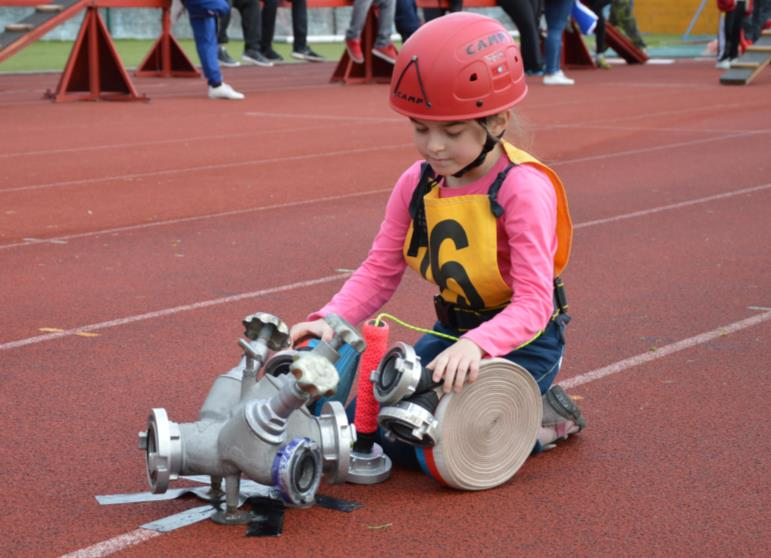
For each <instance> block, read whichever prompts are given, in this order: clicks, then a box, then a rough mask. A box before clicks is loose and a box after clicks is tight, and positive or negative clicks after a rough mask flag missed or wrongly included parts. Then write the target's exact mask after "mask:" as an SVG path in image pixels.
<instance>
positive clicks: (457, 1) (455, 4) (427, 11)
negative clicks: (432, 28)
mask: <svg viewBox="0 0 771 558" xmlns="http://www.w3.org/2000/svg"><path fill="white" fill-rule="evenodd" d="M449 6H450V7H449V8H448V9H446V10H445V9H444V8H423V19H425V20H426V23H428V22H429V21H431V20H432V19H436V18H438V17H442V16H443V15H444V14H446V13H449V12H460V11H462V10H463V0H450V2H449Z"/></svg>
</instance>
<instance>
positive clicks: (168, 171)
mask: <svg viewBox="0 0 771 558" xmlns="http://www.w3.org/2000/svg"><path fill="white" fill-rule="evenodd" d="M412 146H413V144H412V143H395V144H391V145H378V146H374V147H359V148H350V149H339V150H336V151H322V152H316V153H308V154H303V155H287V156H286V157H269V158H267V159H252V160H250V161H239V162H236V163H219V164H216V165H199V166H197V167H181V168H176V169H166V170H160V171H152V172H138V173H134V174H120V175H114V176H103V177H98V178H83V179H80V180H65V181H62V182H49V183H47V184H33V185H30V186H19V187H17V188H6V189H0V194H8V193H12V192H29V191H33V190H47V189H52V188H63V187H66V186H80V185H81V184H95V183H101V182H115V181H119V180H136V179H137V178H149V177H153V176H169V175H173V174H185V173H189V172H200V171H208V170H222V169H230V168H237V167H248V166H257V165H266V164H275V163H291V162H294V161H305V160H308V159H316V158H324V157H339V156H349V155H355V154H357V153H370V152H372V151H387V150H398V149H404V148H405V147H412Z"/></svg>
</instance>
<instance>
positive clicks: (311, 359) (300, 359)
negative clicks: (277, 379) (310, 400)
mask: <svg viewBox="0 0 771 558" xmlns="http://www.w3.org/2000/svg"><path fill="white" fill-rule="evenodd" d="M289 371H290V372H291V373H292V375H293V376H294V377H295V379H296V380H297V386H298V387H299V388H300V389H301V390H302V391H304V392H306V393H309V394H310V395H311V397H315V396H317V395H327V396H329V395H333V394H334V393H335V390H336V389H337V383H338V381H339V380H340V377H339V376H338V374H337V369H336V368H335V366H334V365H333V364H332V363H331V362H329V360H327V359H326V358H324V357H322V356H319V355H316V354H314V353H313V352H308V351H306V352H301V353H298V355H297V358H296V359H295V361H294V362H293V363H292V364H291V366H290V369H289Z"/></svg>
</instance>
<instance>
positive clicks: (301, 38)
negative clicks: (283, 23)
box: [260, 0, 308, 52]
mask: <svg viewBox="0 0 771 558" xmlns="http://www.w3.org/2000/svg"><path fill="white" fill-rule="evenodd" d="M277 12H278V0H265V3H264V4H263V6H262V41H261V42H260V45H261V46H262V50H268V49H269V48H270V46H271V44H272V43H273V36H274V35H275V34H276V14H277ZM292 35H294V44H293V45H292V50H294V51H295V52H299V51H301V50H305V47H307V46H308V4H307V2H306V0H292Z"/></svg>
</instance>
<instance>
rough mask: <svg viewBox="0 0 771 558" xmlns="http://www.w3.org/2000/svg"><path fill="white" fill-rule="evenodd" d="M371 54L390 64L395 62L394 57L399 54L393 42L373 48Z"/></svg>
mask: <svg viewBox="0 0 771 558" xmlns="http://www.w3.org/2000/svg"><path fill="white" fill-rule="evenodd" d="M372 54H374V55H375V56H377V57H378V58H380V59H381V60H385V61H386V62H388V63H390V64H396V57H397V56H399V51H398V50H396V47H395V46H394V45H393V43H388V44H387V45H386V46H383V47H379V48H373V49H372Z"/></svg>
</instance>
